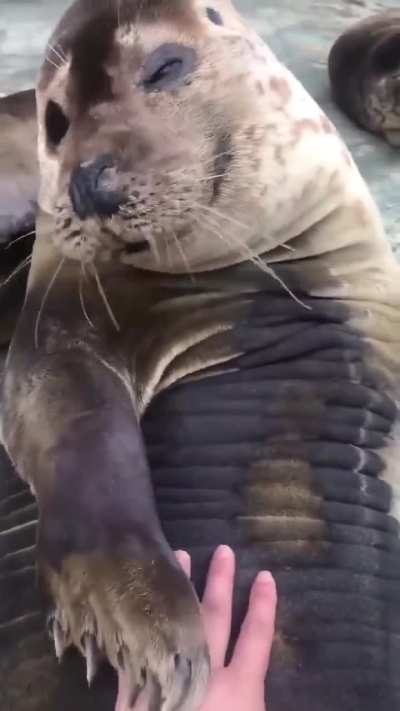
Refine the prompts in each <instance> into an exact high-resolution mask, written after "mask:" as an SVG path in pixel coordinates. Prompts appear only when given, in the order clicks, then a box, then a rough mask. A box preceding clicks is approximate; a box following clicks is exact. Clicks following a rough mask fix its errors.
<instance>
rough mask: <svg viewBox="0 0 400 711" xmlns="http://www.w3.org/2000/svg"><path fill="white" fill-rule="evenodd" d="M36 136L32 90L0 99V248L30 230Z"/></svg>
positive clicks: (33, 209)
mask: <svg viewBox="0 0 400 711" xmlns="http://www.w3.org/2000/svg"><path fill="white" fill-rule="evenodd" d="M36 136H37V127H36V99H35V92H34V90H33V89H29V90H28V91H21V92H19V93H18V94H11V95H10V96H5V97H4V98H2V99H0V246H2V245H3V244H4V243H7V242H9V241H10V240H12V239H15V238H16V237H19V236H22V235H23V234H25V233H27V232H30V231H32V230H33V229H34V223H35V215H36V204H37V191H38V166H37V156H36V153H37V151H36Z"/></svg>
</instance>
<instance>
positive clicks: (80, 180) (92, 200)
mask: <svg viewBox="0 0 400 711" xmlns="http://www.w3.org/2000/svg"><path fill="white" fill-rule="evenodd" d="M112 167H113V161H112V158H111V157H110V156H108V155H104V156H100V158H97V160H95V161H93V162H92V163H87V164H85V165H80V166H79V167H78V168H76V169H75V170H74V172H73V173H72V176H71V183H70V188H69V195H70V198H71V202H72V206H73V208H74V210H75V212H76V214H77V215H78V217H80V218H81V220H84V219H86V218H88V217H93V216H96V215H97V216H98V217H111V216H112V215H114V214H115V213H116V212H118V209H119V207H120V206H121V204H122V202H123V197H122V195H121V193H119V192H117V191H115V190H112V189H109V188H108V187H107V184H108V182H109V181H107V178H105V172H106V171H108V170H109V169H110V168H112ZM102 178H103V179H102ZM104 178H105V179H104Z"/></svg>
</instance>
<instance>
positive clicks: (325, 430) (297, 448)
mask: <svg viewBox="0 0 400 711" xmlns="http://www.w3.org/2000/svg"><path fill="white" fill-rule="evenodd" d="M283 302H284V300H282V301H280V302H279V303H277V304H276V306H277V309H276V311H275V312H274V309H273V307H272V306H271V304H270V303H269V304H268V305H267V306H266V308H265V309H264V307H263V306H262V301H261V302H259V307H258V309H259V310H258V312H257V314H256V315H254V312H253V315H252V316H251V317H250V318H249V321H248V323H247V325H246V326H241V327H240V329H238V332H237V337H238V338H239V340H242V341H246V342H247V344H249V349H248V353H247V354H246V355H243V356H242V357H240V358H239V359H237V361H236V362H235V367H236V370H234V371H232V370H231V371H230V372H227V373H225V374H221V373H220V374H218V375H213V376H212V377H210V378H207V379H203V380H200V381H197V382H190V383H186V384H183V385H180V386H178V387H175V388H173V389H171V390H170V391H169V392H167V393H164V394H163V395H161V396H160V397H159V398H158V399H157V400H156V401H155V402H154V404H153V406H152V407H151V408H150V410H149V411H148V413H147V415H146V417H145V420H144V431H145V438H146V441H147V445H148V452H149V457H150V462H151V465H152V470H153V473H154V480H155V484H156V493H157V500H158V505H159V513H160V516H161V519H162V522H163V526H164V529H165V532H166V535H167V537H168V539H169V541H170V542H171V545H172V546H173V547H175V548H186V549H190V552H191V554H192V556H193V560H194V573H195V577H196V583H197V585H198V587H199V588H200V589H201V588H202V586H203V583H204V577H205V573H206V569H207V564H208V561H209V558H210V555H211V552H212V550H213V549H214V547H215V546H216V545H217V544H219V543H226V544H229V545H231V546H233V547H234V548H235V549H236V551H237V552H238V556H239V571H240V572H239V581H238V582H239V585H238V593H237V599H236V624H238V623H239V622H240V619H241V618H242V615H243V613H244V608H245V605H246V602H247V594H248V590H249V586H250V584H251V582H252V580H253V578H254V576H255V575H256V573H257V571H258V570H259V569H265V568H267V569H271V570H272V571H273V573H274V575H275V576H276V579H277V583H278V589H279V595H280V598H279V599H280V602H279V617H278V629H277V635H276V641H275V648H274V658H273V664H272V669H271V673H270V681H269V686H268V690H269V696H270V705H269V708H270V709H271V711H292V709H293V704H294V703H296V708H298V709H299V711H300V710H301V711H312V710H314V709H315V711H322V709H324V711H339V710H340V711H355V710H356V709H363V711H366V710H368V709H371V711H372V709H374V710H375V709H376V708H381V709H385V710H389V709H391V710H393V711H394V710H395V709H400V682H399V676H398V667H399V664H400V636H399V629H400V628H399V620H400V555H399V547H400V544H399V537H398V530H399V524H398V521H397V520H396V518H395V515H394V513H395V505H394V498H393V492H392V489H391V487H390V486H389V484H388V483H386V482H385V480H384V478H385V472H386V469H387V466H386V461H387V460H386V452H388V451H389V449H388V447H389V446H393V432H394V425H395V423H396V418H397V409H396V406H395V404H394V400H393V399H392V397H391V393H390V392H389V391H388V385H387V384H386V383H385V378H384V374H383V370H382V371H379V369H376V367H375V366H374V367H372V365H371V362H372V361H371V352H370V351H369V350H368V348H367V347H366V345H365V342H364V340H363V339H362V338H361V337H360V334H356V333H355V332H354V331H351V330H350V329H349V327H348V326H347V325H346V324H347V316H348V314H347V315H346V309H345V308H344V307H343V306H339V305H338V304H336V305H335V304H332V302H328V301H327V302H325V303H324V302H323V301H318V302H317V301H316V302H313V312H303V314H302V315H301V316H300V318H299V317H297V318H296V317H295V312H297V314H299V307H298V306H294V305H293V304H290V306H289V307H288V308H289V311H291V313H289V314H286V315H285V314H284V313H283V310H284V309H283ZM286 303H288V302H286ZM263 310H264V313H263ZM256 311H257V309H256ZM280 311H281V313H280V314H279V312H280ZM273 312H274V313H273ZM300 313H301V312H300ZM392 394H393V393H392ZM389 443H390V444H389Z"/></svg>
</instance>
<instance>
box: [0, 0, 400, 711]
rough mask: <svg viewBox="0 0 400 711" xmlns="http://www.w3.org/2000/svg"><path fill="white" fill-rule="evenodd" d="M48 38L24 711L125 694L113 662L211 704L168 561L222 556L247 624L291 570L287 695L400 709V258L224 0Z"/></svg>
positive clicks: (279, 70)
mask: <svg viewBox="0 0 400 711" xmlns="http://www.w3.org/2000/svg"><path fill="white" fill-rule="evenodd" d="M210 10H212V12H211V11H210ZM48 50H49V51H48V53H47V57H46V61H45V62H44V65H43V68H42V72H41V77H40V80H39V88H38V92H37V109H38V143H39V166H40V183H41V184H40V191H39V205H40V210H39V214H38V217H37V235H36V240H35V244H34V248H33V254H32V265H31V269H30V274H29V281H28V287H27V294H26V299H25V302H24V306H23V309H22V312H21V315H20V318H19V321H18V324H17V327H16V331H15V335H14V338H13V341H12V344H11V347H10V350H9V354H8V357H7V362H6V366H5V372H4V377H3V388H2V440H3V442H4V445H5V447H6V450H7V452H8V454H9V456H10V458H11V460H12V461H13V464H14V466H15V469H16V470H17V472H18V474H19V475H20V477H21V478H22V480H24V481H25V482H26V483H27V485H29V487H30V488H31V491H32V492H33V494H34V496H35V498H36V501H37V509H36V507H35V506H34V504H33V503H32V501H31V499H29V498H28V499H27V498H26V497H27V496H28V494H27V492H26V489H24V488H15V487H16V486H17V485H16V484H15V482H14V480H13V479H12V478H11V477H10V478H7V479H5V481H4V488H3V492H4V493H3V496H2V507H3V509H2V510H3V512H4V513H3V518H2V532H1V538H0V544H1V545H2V548H1V552H2V559H1V563H2V566H3V567H2V571H3V577H2V578H0V600H1V601H3V600H4V601H5V604H4V607H3V608H1V610H2V614H3V617H2V618H0V645H1V652H2V654H1V660H2V662H1V664H2V666H1V667H0V672H1V674H2V678H1V681H2V684H1V689H2V692H1V693H2V694H3V697H4V698H3V700H2V701H3V702H4V703H3V706H4V708H9V709H11V708H12V711H27V709H28V708H29V711H39V709H40V711H53V709H54V708H62V709H63V710H64V709H65V710H67V711H70V710H71V711H72V709H79V711H80V710H81V709H82V711H83V710H84V709H85V711H86V709H92V708H93V709H94V708H96V710H97V711H99V710H100V711H110V709H111V708H112V704H113V698H112V690H111V691H110V688H112V687H110V685H109V684H108V683H105V684H103V685H100V686H99V684H98V683H97V681H96V682H95V676H96V671H97V668H98V665H99V664H100V663H101V660H102V659H103V658H104V657H105V658H107V659H108V660H109V661H110V662H111V665H112V666H113V667H114V668H115V669H117V670H118V671H119V672H121V673H125V674H128V675H129V678H130V680H131V692H132V700H134V698H135V697H136V695H137V693H138V692H139V691H140V689H141V688H142V687H143V686H144V685H145V684H149V685H150V690H151V695H152V703H153V707H154V708H155V709H161V710H162V711H170V710H171V711H172V709H176V710H177V711H178V709H179V710H180V711H183V710H184V711H189V710H190V711H191V710H192V709H195V708H196V706H197V705H198V703H199V700H200V699H201V697H202V694H203V692H204V689H205V687H206V684H207V678H208V656H207V650H206V645H205V640H204V635H203V630H202V625H201V619H200V616H199V608H198V602H197V598H196V595H195V593H194V591H193V589H192V588H191V586H190V585H189V583H188V582H187V580H186V579H185V577H184V575H183V573H182V572H181V571H180V569H179V567H178V566H177V564H176V562H175V558H174V556H173V554H172V550H171V549H172V548H178V547H180V548H182V547H184V548H187V549H188V550H189V551H190V552H191V553H192V556H193V564H194V565H193V571H194V572H193V578H194V584H195V588H196V590H197V592H199V593H200V592H201V590H202V587H203V585H204V576H205V572H206V568H207V563H208V561H209V558H210V555H211V552H212V550H213V548H214V547H215V545H217V544H218V543H227V544H229V545H232V546H233V547H234V548H235V549H236V551H237V556H238V574H237V585H236V599H235V611H234V618H235V623H234V633H233V639H234V638H235V636H236V634H237V631H238V627H239V625H240V622H241V620H242V619H243V614H244V612H245V607H246V601H247V595H248V590H249V586H250V584H251V581H252V579H253V577H254V575H255V574H256V572H257V570H259V569H260V568H270V569H272V571H273V573H274V575H275V577H276V579H277V582H278V588H279V595H280V604H279V616H278V625H277V632H276V638H275V643H274V653H273V660H272V665H271V670H270V674H269V678H268V702H269V707H270V709H272V711H289V710H290V711H291V710H292V708H293V699H294V698H295V699H296V705H297V707H298V709H299V711H310V709H318V711H319V710H320V709H322V708H323V709H325V710H326V711H339V709H340V711H354V709H355V708H363V709H364V710H365V711H372V709H374V710H375V709H376V708H377V707H378V706H379V705H380V707H383V708H390V709H391V710H393V711H398V710H399V709H400V684H399V679H398V674H397V669H398V663H399V656H400V650H399V646H398V641H397V635H398V620H399V619H400V614H399V613H400V558H399V519H400V498H399V497H400V489H399V471H398V459H399V446H400V445H399V434H398V433H399V429H398V401H399V370H400V354H399V348H398V341H399V326H400V311H399V309H400V279H399V266H398V265H397V263H396V261H395V259H394V256H393V255H392V252H391V250H390V247H389V245H388V243H387V241H386V238H385V234H384V230H383V226H382V222H381V219H380V215H379V213H378V211H377V208H376V206H375V203H374V201H373V200H372V198H371V195H370V193H369V191H368V189H367V187H366V185H365V183H364V181H363V179H362V178H361V176H360V174H359V172H358V170H357V168H356V166H355V164H354V162H353V160H352V158H351V156H350V154H349V152H348V151H347V149H346V147H345V146H344V144H343V142H342V141H341V139H340V137H339V136H338V134H337V132H336V130H335V128H334V127H333V125H332V124H331V122H330V121H329V120H328V119H327V117H326V116H325V115H324V114H323V113H322V112H321V110H320V108H319V107H318V106H317V105H316V104H315V102H314V101H313V100H312V99H311V98H310V97H309V96H308V94H307V93H306V92H305V90H304V89H303V88H302V86H301V85H300V84H299V82H298V81H297V80H296V79H295V78H294V77H293V75H292V74H291V73H290V72H289V71H288V70H287V69H286V68H285V67H284V66H282V65H281V64H280V63H279V62H278V61H277V59H276V58H275V57H274V55H273V54H272V52H271V51H270V50H269V49H268V48H267V47H266V46H265V45H264V44H263V42H262V41H261V40H260V39H259V37H258V36H257V35H256V34H255V33H254V32H253V31H252V30H251V29H250V28H249V27H248V26H247V25H246V24H245V23H244V22H243V20H242V19H241V17H240V16H239V15H238V14H237V13H236V12H235V10H234V9H233V7H232V5H231V4H230V2H228V0H218V1H217V0H216V1H215V2H213V3H212V7H210V3H208V4H207V3H203V2H200V1H198V0H192V2H180V1H179V0H175V1H174V2H170V1H169V2H168V3H167V2H162V1H161V0H159V1H158V2H156V1H155V0H154V1H153V2H150V0H149V1H148V2H138V3H135V2H121V3H115V4H114V3H110V2H108V0H107V1H106V0H101V1H97V2H96V4H94V3H93V2H90V1H89V0H80V1H79V2H78V3H76V4H75V5H74V6H73V7H72V9H71V10H70V11H68V12H67V14H66V15H65V17H64V19H63V20H61V23H60V25H59V26H58V28H57V29H56V31H55V33H54V36H53V37H52V39H51V41H50V44H49V48H48ZM49 52H50V54H49ZM88 57H90V62H89V64H88ZM49 59H50V60H51V61H49ZM54 65H56V66H54ZM2 485H3V484H2ZM20 487H22V485H20ZM154 494H155V497H154ZM36 511H37V513H38V521H37V546H36V553H35V551H34V550H33V541H34V539H33V538H32V536H34V535H35V530H36V516H37V513H36ZM35 556H36V560H37V571H38V579H39V580H40V583H41V586H42V588H43V590H44V592H45V595H46V596H47V598H48V602H49V615H48V618H47V619H48V625H49V629H50V632H51V635H52V637H53V642H54V645H55V650H56V654H57V657H58V658H59V659H63V663H62V664H61V665H60V666H59V667H58V666H56V665H55V664H54V659H53V657H52V655H51V653H50V649H49V647H48V645H47V643H46V641H45V636H44V630H43V624H42V615H41V607H40V604H39V601H38V597H37V594H36V593H35V591H34V585H33V582H34V578H33V575H32V570H33V561H34V559H35ZM71 647H75V648H78V649H79V650H80V652H81V654H82V655H84V657H85V658H86V668H87V679H88V681H89V682H90V683H91V685H92V689H91V691H90V692H89V691H87V690H85V689H84V687H83V685H82V676H79V671H78V669H79V667H77V666H76V664H75V662H74V661H73V660H72V659H71V656H70V654H69V652H68V650H70V648H71ZM74 659H75V658H74ZM74 664H75V665H74ZM37 679H40V680H41V683H40V684H38V683H37ZM27 689H29V697H27V693H26V691H27ZM66 690H67V692H66ZM27 698H29V700H28V702H27ZM28 703H29V706H28ZM2 708H3V707H2Z"/></svg>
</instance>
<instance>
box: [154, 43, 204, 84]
mask: <svg viewBox="0 0 400 711" xmlns="http://www.w3.org/2000/svg"><path fill="white" fill-rule="evenodd" d="M195 64H196V52H195V50H194V49H192V48H191V47H185V46H183V45H179V44H163V45H162V46H161V47H158V48H157V49H156V50H155V51H154V52H153V53H152V54H151V55H150V56H149V57H148V58H147V60H146V62H145V65H144V68H143V73H144V77H143V86H144V88H145V89H146V90H147V91H166V90H172V89H178V88H179V87H180V86H182V84H184V83H187V82H188V77H189V75H190V74H191V73H192V71H193V69H194V67H195Z"/></svg>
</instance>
